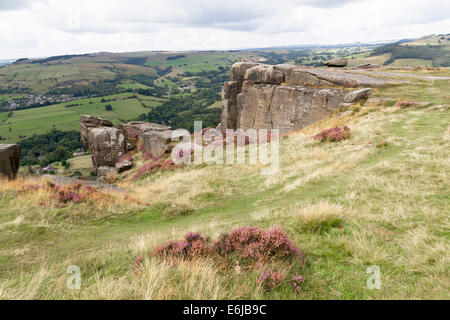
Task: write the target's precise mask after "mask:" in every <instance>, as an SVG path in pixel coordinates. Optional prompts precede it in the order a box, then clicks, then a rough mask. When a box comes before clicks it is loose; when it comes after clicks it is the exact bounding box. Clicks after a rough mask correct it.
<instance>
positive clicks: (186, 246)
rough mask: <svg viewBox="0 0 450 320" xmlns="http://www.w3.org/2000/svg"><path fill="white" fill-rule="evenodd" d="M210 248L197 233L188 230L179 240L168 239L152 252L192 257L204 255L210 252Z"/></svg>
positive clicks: (186, 257)
mask: <svg viewBox="0 0 450 320" xmlns="http://www.w3.org/2000/svg"><path fill="white" fill-rule="evenodd" d="M211 251H212V250H211V248H210V247H209V246H208V244H207V241H206V240H205V239H204V238H203V237H202V236H201V235H200V234H199V233H193V232H189V233H187V234H186V235H185V236H184V239H183V240H181V241H169V242H168V243H166V244H164V245H162V246H159V247H157V248H156V249H155V250H154V252H153V253H154V254H155V255H157V256H163V257H168V256H171V257H177V258H182V259H192V258H200V257H206V256H209V255H210V254H211Z"/></svg>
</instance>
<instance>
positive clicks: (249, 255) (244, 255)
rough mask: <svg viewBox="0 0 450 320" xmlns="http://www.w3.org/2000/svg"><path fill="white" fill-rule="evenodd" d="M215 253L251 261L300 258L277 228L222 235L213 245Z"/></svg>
mask: <svg viewBox="0 0 450 320" xmlns="http://www.w3.org/2000/svg"><path fill="white" fill-rule="evenodd" d="M214 249H215V251H216V252H217V253H218V254H220V255H222V256H224V255H235V256H236V257H237V258H239V259H243V260H251V261H263V260H268V259H269V258H271V257H274V256H276V257H278V258H286V257H292V256H298V257H301V256H302V254H301V252H300V250H299V249H298V248H296V247H295V246H294V245H293V243H292V242H291V241H290V240H289V238H288V237H287V235H286V233H285V232H284V231H283V230H281V229H280V228H279V227H272V228H271V229H270V230H269V231H264V230H262V229H260V228H258V227H241V228H238V229H235V230H233V231H232V232H231V233H230V234H229V235H223V236H222V237H221V238H220V239H219V240H218V241H216V243H215V244H214Z"/></svg>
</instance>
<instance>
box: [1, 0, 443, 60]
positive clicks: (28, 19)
mask: <svg viewBox="0 0 450 320" xmlns="http://www.w3.org/2000/svg"><path fill="white" fill-rule="evenodd" d="M440 33H450V1H449V0H426V1H424V0H297V1H294V0H269V1H266V0H258V1H254V0H248V1H245V0H226V1H215V0H206V1H205V0H151V1H144V0H63V1H62V0H0V59H9V58H25V57H26V58H34V57H45V56H52V55H61V54H76V53H92V52H100V51H109V52H131V51H147V50H171V51H183V50H223V49H242V48H261V47H273V46H285V45H301V44H341V43H353V42H372V41H379V40H398V39H404V38H417V37H421V36H424V35H428V34H440Z"/></svg>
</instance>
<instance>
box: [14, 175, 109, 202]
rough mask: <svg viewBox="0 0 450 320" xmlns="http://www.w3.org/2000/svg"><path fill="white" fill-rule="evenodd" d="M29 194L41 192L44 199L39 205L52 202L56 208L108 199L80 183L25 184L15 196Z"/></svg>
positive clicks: (94, 189) (49, 182)
mask: <svg viewBox="0 0 450 320" xmlns="http://www.w3.org/2000/svg"><path fill="white" fill-rule="evenodd" d="M30 192H32V193H36V192H42V195H43V196H42V197H43V198H45V199H43V200H42V199H41V200H40V201H39V204H40V205H46V204H47V202H48V201H50V202H53V204H55V205H57V206H65V205H69V204H78V203H83V202H86V203H93V202H95V201H98V200H102V199H104V198H105V197H108V196H107V195H104V194H103V193H101V192H99V191H98V190H97V189H96V188H94V187H91V186H86V185H83V183H82V182H78V183H74V184H71V185H64V186H62V185H57V184H55V183H53V182H51V181H48V182H46V183H36V184H25V185H24V186H23V187H22V188H21V189H20V190H18V191H17V194H24V193H25V194H27V193H30ZM45 200H47V201H45ZM109 200H112V199H109Z"/></svg>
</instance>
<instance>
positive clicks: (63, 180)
mask: <svg viewBox="0 0 450 320" xmlns="http://www.w3.org/2000/svg"><path fill="white" fill-rule="evenodd" d="M42 177H43V178H44V179H49V180H51V181H52V182H53V183H55V184H57V185H63V186H65V185H72V184H76V183H82V184H83V185H85V186H90V187H94V188H96V189H98V190H104V191H117V192H128V191H129V190H127V189H125V188H121V187H118V186H116V185H114V184H109V183H105V182H101V181H96V180H81V179H77V178H72V177H66V176H57V175H53V174H44V175H43V176H42Z"/></svg>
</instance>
